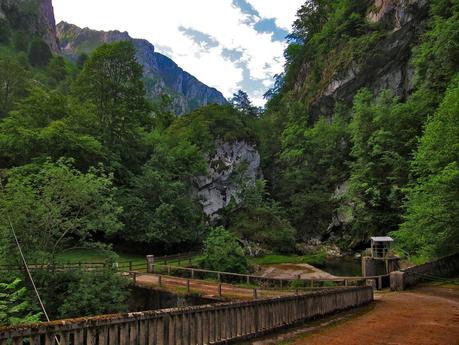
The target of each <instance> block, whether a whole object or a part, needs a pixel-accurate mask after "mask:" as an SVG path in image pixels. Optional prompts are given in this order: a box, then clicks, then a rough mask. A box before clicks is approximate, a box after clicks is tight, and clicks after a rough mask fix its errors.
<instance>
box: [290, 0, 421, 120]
mask: <svg viewBox="0 0 459 345" xmlns="http://www.w3.org/2000/svg"><path fill="white" fill-rule="evenodd" d="M374 1H375V3H374V5H373V9H372V11H370V12H369V13H368V15H367V20H368V21H370V22H382V23H383V24H384V26H385V27H386V28H387V35H386V36H385V37H384V38H382V39H381V40H380V41H379V42H378V43H377V44H376V45H375V47H374V48H373V49H372V51H371V57H368V58H366V59H364V61H362V62H359V63H357V62H356V61H354V62H352V63H351V64H350V65H349V66H347V67H346V68H344V69H342V70H338V71H336V73H335V75H334V76H333V78H332V79H331V81H330V82H329V84H328V85H327V86H326V87H325V88H324V90H323V92H322V93H321V94H320V95H319V96H318V97H317V98H316V100H315V102H314V103H313V104H312V105H311V109H310V113H311V115H312V116H313V118H315V119H318V118H319V117H320V116H321V115H328V116H331V115H332V114H333V111H334V107H335V104H336V102H343V103H345V104H348V105H351V104H352V101H353V99H354V96H355V95H356V93H357V92H358V91H359V90H360V89H362V88H364V87H365V88H368V89H370V90H371V91H372V92H373V93H374V94H375V95H376V94H378V93H379V92H380V91H382V90H384V89H388V90H390V91H392V93H393V94H394V95H396V96H399V97H400V98H402V99H405V98H406V97H407V96H408V95H409V94H410V93H411V92H412V91H413V86H414V70H413V67H412V66H411V65H410V59H411V52H412V48H413V47H414V46H415V45H416V44H417V42H418V40H419V36H420V35H421V34H422V32H424V30H425V27H426V23H427V19H428V9H429V6H428V1H426V0H374ZM308 70H309V68H308V63H307V62H306V63H305V64H304V65H303V66H302V69H301V70H300V73H299V76H300V77H299V79H298V80H297V81H296V83H295V89H296V90H300V89H301V87H302V85H303V83H304V80H305V78H306V76H307V74H308Z"/></svg>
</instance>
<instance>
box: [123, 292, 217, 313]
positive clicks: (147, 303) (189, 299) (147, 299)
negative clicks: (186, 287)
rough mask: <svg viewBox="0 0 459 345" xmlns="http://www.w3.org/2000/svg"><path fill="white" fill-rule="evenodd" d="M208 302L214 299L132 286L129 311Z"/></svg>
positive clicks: (212, 301)
mask: <svg viewBox="0 0 459 345" xmlns="http://www.w3.org/2000/svg"><path fill="white" fill-rule="evenodd" d="M210 303H215V301H214V300H211V299H207V298H203V297H200V296H194V295H192V296H179V295H174V294H172V293H169V292H166V291H160V290H153V289H147V288H141V287H132V288H131V296H130V298H129V311H130V312H136V311H145V310H159V309H166V308H176V307H191V306H195V305H204V304H210Z"/></svg>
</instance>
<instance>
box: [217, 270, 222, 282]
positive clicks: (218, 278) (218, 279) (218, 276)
mask: <svg viewBox="0 0 459 345" xmlns="http://www.w3.org/2000/svg"><path fill="white" fill-rule="evenodd" d="M217 281H218V282H221V281H222V279H221V276H220V272H218V273H217Z"/></svg>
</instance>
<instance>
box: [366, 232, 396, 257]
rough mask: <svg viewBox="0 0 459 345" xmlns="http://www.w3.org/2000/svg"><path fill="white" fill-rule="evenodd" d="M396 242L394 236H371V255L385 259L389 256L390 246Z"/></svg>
mask: <svg viewBox="0 0 459 345" xmlns="http://www.w3.org/2000/svg"><path fill="white" fill-rule="evenodd" d="M392 242H394V240H393V238H392V237H389V236H378V237H372V238H371V257H372V258H373V259H376V260H378V259H380V260H385V259H387V258H388V256H389V251H390V246H391V244H392Z"/></svg>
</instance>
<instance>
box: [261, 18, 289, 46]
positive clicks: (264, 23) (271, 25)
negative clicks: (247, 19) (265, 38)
mask: <svg viewBox="0 0 459 345" xmlns="http://www.w3.org/2000/svg"><path fill="white" fill-rule="evenodd" d="M254 29H255V30H257V31H258V32H264V33H272V34H273V41H281V42H282V41H284V40H285V37H286V36H287V35H288V31H287V30H284V29H282V28H280V27H278V26H277V25H276V20H275V19H274V18H271V19H262V20H260V21H259V22H257V23H255V26H254Z"/></svg>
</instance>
